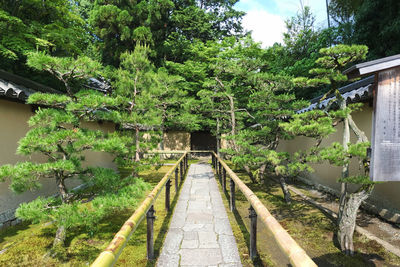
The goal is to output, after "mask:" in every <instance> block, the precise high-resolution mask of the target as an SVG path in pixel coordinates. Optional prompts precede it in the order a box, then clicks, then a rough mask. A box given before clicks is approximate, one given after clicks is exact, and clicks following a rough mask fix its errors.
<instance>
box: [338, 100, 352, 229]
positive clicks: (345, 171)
mask: <svg viewBox="0 0 400 267" xmlns="http://www.w3.org/2000/svg"><path fill="white" fill-rule="evenodd" d="M340 109H342V110H345V109H346V100H342V101H341V103H340ZM349 143H350V127H349V119H348V117H346V118H345V119H344V121H343V141H342V146H343V149H344V150H345V151H347V150H348V148H349V146H348V144H349ZM347 177H349V164H348V163H345V164H344V165H343V167H342V179H344V178H347ZM346 195H347V183H345V182H342V183H341V185H340V199H339V212H338V223H339V221H340V220H341V217H342V214H343V212H344V210H343V208H344V205H345V198H346Z"/></svg>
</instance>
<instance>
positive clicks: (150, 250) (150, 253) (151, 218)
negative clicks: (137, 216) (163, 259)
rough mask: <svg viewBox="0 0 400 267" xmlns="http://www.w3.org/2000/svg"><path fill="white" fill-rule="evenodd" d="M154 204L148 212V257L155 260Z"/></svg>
mask: <svg viewBox="0 0 400 267" xmlns="http://www.w3.org/2000/svg"><path fill="white" fill-rule="evenodd" d="M154 213H155V211H154V206H153V205H152V206H151V207H150V209H149V211H148V212H147V214H146V218H147V259H149V260H154V220H155V219H156V216H154Z"/></svg>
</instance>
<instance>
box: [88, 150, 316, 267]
mask: <svg viewBox="0 0 400 267" xmlns="http://www.w3.org/2000/svg"><path fill="white" fill-rule="evenodd" d="M152 153H153V152H152ZM154 153H160V154H161V153H163V154H175V153H183V156H182V157H181V158H180V159H179V160H178V161H177V162H176V163H175V165H174V166H173V167H172V168H171V169H170V170H169V171H168V172H167V173H166V174H165V175H164V177H163V178H162V179H161V181H160V182H159V183H158V184H157V186H156V187H154V189H153V190H152V191H151V193H150V194H149V195H148V196H147V197H146V199H145V200H144V201H143V202H142V204H141V205H140V206H139V207H138V208H137V209H136V211H135V212H134V213H133V215H132V216H131V217H130V218H129V219H128V220H127V221H126V222H125V223H124V225H123V226H122V227H121V229H120V230H119V232H118V233H117V234H116V235H115V236H114V239H113V240H112V241H111V242H110V243H109V245H108V246H107V248H106V249H105V250H104V251H103V252H102V253H101V254H100V255H99V256H98V257H97V259H96V260H95V261H94V262H93V263H92V265H91V266H92V267H108V266H113V265H114V264H115V262H116V261H117V259H118V257H119V255H120V254H121V252H122V250H123V248H124V247H125V245H126V243H127V242H128V240H129V239H130V237H131V235H132V234H133V233H134V232H135V230H136V228H137V227H138V225H139V224H140V223H141V221H142V220H143V218H144V216H145V215H146V217H147V258H148V259H154V248H153V221H154V218H155V217H154V209H153V204H154V202H155V201H156V199H157V197H158V195H159V194H160V193H161V190H162V189H163V188H164V186H165V187H166V202H165V205H166V209H167V210H169V195H170V193H169V188H170V183H171V181H170V175H171V174H172V173H173V172H174V171H175V190H176V192H178V173H180V177H181V181H182V180H183V176H184V174H185V172H186V170H187V167H188V155H189V153H210V154H211V156H212V165H213V167H214V169H215V172H216V174H217V176H218V178H219V180H220V182H221V185H222V188H223V191H224V192H225V193H226V192H227V190H226V177H227V175H228V176H229V177H230V192H229V193H230V194H229V195H230V201H229V204H230V209H231V211H234V210H235V209H236V206H235V187H238V188H239V190H240V191H241V192H242V193H243V195H244V196H245V197H246V199H247V200H248V201H249V203H250V208H249V212H250V216H249V218H250V220H251V223H250V257H251V258H254V257H255V256H256V255H257V242H256V237H257V217H260V218H259V219H260V220H261V222H262V223H263V224H264V225H265V226H266V229H267V230H268V231H269V232H270V233H271V235H272V236H273V238H274V239H275V242H276V243H277V244H278V246H279V248H280V250H281V251H282V252H283V253H284V255H286V256H287V257H288V259H289V261H290V263H291V264H292V265H293V266H295V267H315V266H317V265H316V264H315V263H314V262H313V261H312V259H311V258H310V257H309V256H308V255H307V253H306V252H305V251H304V250H303V249H302V248H301V247H300V246H299V245H298V244H297V242H296V241H295V240H294V239H293V238H292V237H291V236H290V235H289V234H288V233H287V232H286V230H285V229H284V228H283V227H282V226H281V225H280V224H279V222H278V221H277V220H276V219H275V218H274V217H273V216H272V215H271V213H270V212H269V211H268V209H267V208H266V207H265V206H264V204H262V202H261V201H260V200H259V199H258V197H257V196H256V195H255V194H254V192H253V191H251V189H250V188H248V187H247V186H246V184H244V183H243V182H242V180H241V179H240V178H239V177H238V176H237V175H236V174H235V173H234V172H233V171H232V170H231V169H230V168H229V166H228V165H227V164H226V163H225V162H224V161H223V160H222V159H221V158H220V157H219V156H218V155H217V154H216V153H215V152H214V151H200V150H199V151H154Z"/></svg>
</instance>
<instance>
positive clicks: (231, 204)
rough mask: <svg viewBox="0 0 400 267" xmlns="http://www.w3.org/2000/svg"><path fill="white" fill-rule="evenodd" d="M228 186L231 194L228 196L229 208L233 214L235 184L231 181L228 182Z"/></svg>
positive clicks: (234, 207)
mask: <svg viewBox="0 0 400 267" xmlns="http://www.w3.org/2000/svg"><path fill="white" fill-rule="evenodd" d="M230 186H231V188H230V189H231V192H230V193H231V194H230V196H229V204H230V205H229V206H230V208H231V211H232V212H233V211H234V210H235V209H236V203H235V182H234V181H233V179H231V181H230Z"/></svg>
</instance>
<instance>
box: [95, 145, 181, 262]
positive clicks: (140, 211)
mask: <svg viewBox="0 0 400 267" xmlns="http://www.w3.org/2000/svg"><path fill="white" fill-rule="evenodd" d="M175 153H183V156H182V157H180V158H179V160H178V161H177V162H176V163H175V165H174V166H173V167H172V168H171V169H169V170H168V172H167V173H166V174H165V175H164V177H163V178H162V179H161V181H160V182H159V183H158V184H157V185H156V186H155V187H154V189H153V190H152V191H151V192H150V194H148V195H147V197H146V199H145V200H144V201H143V202H142V204H141V205H140V206H139V207H138V208H137V209H136V210H135V212H134V213H133V215H132V216H131V217H130V218H129V219H128V220H127V221H126V222H125V223H124V225H123V226H122V227H121V229H120V230H119V232H118V233H117V234H116V235H115V236H114V239H113V240H112V241H111V242H110V243H109V245H108V246H107V248H106V249H105V250H104V251H103V252H102V253H100V255H99V256H98V257H97V259H96V260H95V261H94V262H93V263H92V265H91V266H92V267H108V266H113V265H114V264H115V262H116V261H117V259H118V257H119V255H120V254H121V252H122V250H123V249H124V247H125V245H126V244H127V243H128V241H129V239H130V237H131V235H132V234H133V233H134V232H135V230H136V228H137V227H138V226H139V224H140V223H141V221H142V220H143V218H144V216H145V215H146V218H147V258H148V259H154V243H153V242H154V240H153V223H154V220H155V216H154V206H153V204H154V202H155V201H156V199H157V197H158V195H159V194H160V193H161V191H162V189H163V188H164V186H165V188H166V194H165V197H166V199H165V208H166V209H167V210H168V209H169V208H170V199H169V196H170V187H171V178H170V176H171V174H173V173H175V190H177V189H178V184H177V179H178V168H179V169H180V176H181V177H180V178H181V181H182V180H183V176H184V175H185V173H186V170H187V167H188V155H189V154H188V152H186V151H182V152H180V151H179V152H175ZM172 154H173V153H172Z"/></svg>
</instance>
